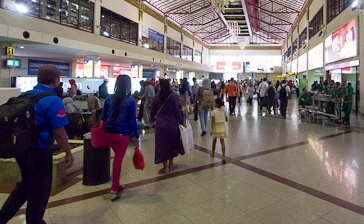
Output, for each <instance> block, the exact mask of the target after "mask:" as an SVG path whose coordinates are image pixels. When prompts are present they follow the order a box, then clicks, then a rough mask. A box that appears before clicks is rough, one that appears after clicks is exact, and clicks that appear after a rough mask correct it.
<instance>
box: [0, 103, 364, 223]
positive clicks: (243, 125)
mask: <svg viewBox="0 0 364 224" xmlns="http://www.w3.org/2000/svg"><path fill="white" fill-rule="evenodd" d="M287 115H288V117H287V119H286V120H284V119H281V118H280V117H279V116H278V115H276V116H273V115H267V114H266V113H265V112H263V113H258V108H257V103H256V101H254V104H253V106H247V105H246V103H245V102H244V100H243V103H242V105H238V107H237V108H236V116H230V117H229V121H228V137H227V139H226V148H227V150H226V151H227V152H226V156H227V162H226V164H222V162H221V154H220V153H221V150H220V145H219V144H217V150H216V154H217V155H216V156H215V158H212V157H210V155H209V154H210V152H211V143H212V139H211V137H210V136H209V135H205V136H203V137H201V136H200V134H201V130H200V127H199V121H197V122H195V121H193V120H190V122H191V124H192V126H193V129H194V141H195V149H194V150H193V151H192V152H191V153H190V154H188V155H184V156H179V157H177V158H176V160H175V161H176V163H177V164H178V167H177V169H175V170H173V171H172V172H170V173H168V174H163V175H160V174H158V170H159V169H160V168H161V166H160V165H155V164H154V163H153V161H154V134H153V130H148V131H147V132H146V133H145V134H144V135H143V136H141V146H140V148H141V150H142V152H143V154H144V157H145V162H146V166H145V169H144V170H143V171H141V170H135V169H134V167H133V165H132V155H133V147H132V145H130V146H129V150H128V151H127V154H126V156H125V158H124V161H123V171H122V178H121V184H124V185H126V189H125V190H124V191H123V193H122V194H121V198H120V200H118V201H116V202H113V203H112V202H111V201H110V196H109V194H108V192H109V187H110V182H108V183H106V184H102V185H98V186H84V185H82V170H81V171H79V172H77V173H75V174H74V175H72V176H70V177H69V178H68V180H67V181H68V183H67V184H66V185H65V186H63V187H61V188H60V189H58V191H57V193H55V194H54V195H53V196H51V197H50V201H49V205H48V209H47V210H46V213H45V217H44V218H45V220H46V222H47V223H49V224H63V223H65V224H73V223H75V224H91V223H92V224H93V223H95V224H99V223H100V224H104V223H105V224H121V223H122V224H154V223H155V224H190V223H194V224H205V223H206V224H207V223H211V224H220V223H223V224H225V223H226V224H241V223H247V224H258V223H261V224H263V223H264V224H290V223H292V224H301V223H302V224H303V223H311V224H329V223H343V224H344V223H345V224H355V223H364V169H363V167H364V147H363V145H364V119H363V117H362V115H355V114H352V116H351V123H352V124H351V126H350V127H340V126H336V125H329V124H325V125H322V124H316V123H310V122H303V121H301V120H300V119H299V116H298V115H297V106H296V100H295V99H293V100H291V101H290V102H289V105H288V113H287ZM208 133H209V131H208ZM6 197H7V193H4V192H3V193H0V203H3V201H4V200H5V198H6ZM24 211H25V210H24V209H22V210H20V211H19V213H18V215H17V216H16V217H14V218H13V219H12V220H11V222H10V223H11V224H17V223H19V224H20V223H25V221H24V218H25V217H24Z"/></svg>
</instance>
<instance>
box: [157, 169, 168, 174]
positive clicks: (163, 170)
mask: <svg viewBox="0 0 364 224" xmlns="http://www.w3.org/2000/svg"><path fill="white" fill-rule="evenodd" d="M158 173H159V174H163V173H169V169H164V168H162V169H160V170H159V171H158Z"/></svg>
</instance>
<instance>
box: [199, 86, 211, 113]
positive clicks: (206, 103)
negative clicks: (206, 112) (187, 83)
mask: <svg viewBox="0 0 364 224" xmlns="http://www.w3.org/2000/svg"><path fill="white" fill-rule="evenodd" d="M201 99H202V100H201V107H202V108H205V109H206V108H212V107H213V105H214V94H213V92H212V91H211V90H209V89H204V90H202V97H201Z"/></svg>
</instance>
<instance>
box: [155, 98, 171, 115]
mask: <svg viewBox="0 0 364 224" xmlns="http://www.w3.org/2000/svg"><path fill="white" fill-rule="evenodd" d="M171 95H172V94H169V96H168V97H167V99H166V100H165V101H164V102H163V104H162V106H161V107H160V108H159V110H158V112H157V114H156V115H155V119H156V120H157V117H158V114H159V112H161V110H162V109H163V107H164V105H165V104H166V102H167V101H168V99H169V97H170V96H171Z"/></svg>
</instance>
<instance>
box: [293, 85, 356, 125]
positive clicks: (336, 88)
mask: <svg viewBox="0 0 364 224" xmlns="http://www.w3.org/2000/svg"><path fill="white" fill-rule="evenodd" d="M317 93H319V94H320V93H321V94H325V95H330V96H331V99H343V107H342V112H343V115H344V116H343V124H344V125H350V113H351V110H352V104H353V93H354V89H353V87H352V86H351V83H347V81H346V80H343V83H342V84H340V82H336V83H335V82H334V81H333V80H330V81H327V80H326V81H325V82H324V84H323V85H321V84H318V85H317ZM313 96H314V93H313V92H308V90H307V88H304V89H303V93H302V94H301V96H300V98H299V105H300V106H302V107H306V106H311V105H312V103H313ZM326 112H327V113H330V114H334V113H335V104H334V102H332V101H328V102H327V104H326Z"/></svg>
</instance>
